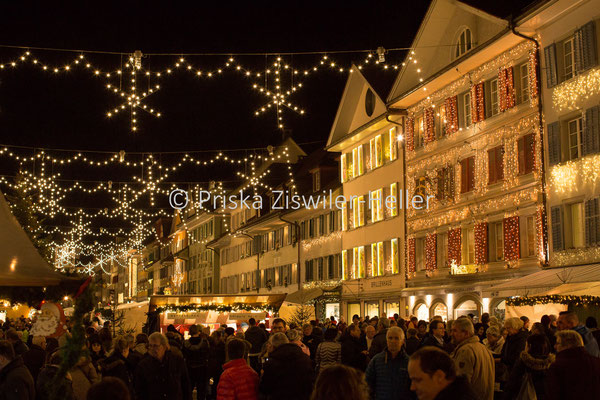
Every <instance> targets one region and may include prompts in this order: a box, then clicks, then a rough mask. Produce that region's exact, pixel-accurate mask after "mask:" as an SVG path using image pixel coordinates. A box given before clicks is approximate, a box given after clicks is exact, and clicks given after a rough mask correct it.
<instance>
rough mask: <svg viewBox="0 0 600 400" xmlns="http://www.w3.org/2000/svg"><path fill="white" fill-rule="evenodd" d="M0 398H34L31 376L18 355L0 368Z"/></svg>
mask: <svg viewBox="0 0 600 400" xmlns="http://www.w3.org/2000/svg"><path fill="white" fill-rule="evenodd" d="M0 399H2V400H35V384H34V382H33V377H32V376H31V372H29V370H28V369H27V367H26V366H25V364H24V363H23V359H22V358H21V357H19V356H17V357H16V358H15V359H14V360H12V361H11V362H9V363H8V364H7V365H6V366H5V367H4V368H2V369H1V370H0Z"/></svg>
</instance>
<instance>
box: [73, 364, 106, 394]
mask: <svg viewBox="0 0 600 400" xmlns="http://www.w3.org/2000/svg"><path fill="white" fill-rule="evenodd" d="M69 373H70V374H71V378H72V379H73V394H74V395H75V398H76V399H77V400H85V398H86V397H87V392H88V390H89V389H90V387H91V386H92V385H93V384H94V383H97V382H100V378H99V377H98V373H97V372H96V368H95V367H94V365H93V364H92V363H91V361H89V360H82V361H80V362H79V363H78V364H77V365H76V366H75V367H74V368H73V369H71V370H70V371H69Z"/></svg>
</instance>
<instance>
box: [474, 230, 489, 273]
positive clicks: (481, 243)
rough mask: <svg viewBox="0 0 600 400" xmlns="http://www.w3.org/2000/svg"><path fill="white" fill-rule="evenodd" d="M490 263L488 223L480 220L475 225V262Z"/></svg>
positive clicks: (478, 263)
mask: <svg viewBox="0 0 600 400" xmlns="http://www.w3.org/2000/svg"><path fill="white" fill-rule="evenodd" d="M487 263H488V223H487V222H480V223H478V224H476V225H475V264H477V265H483V264H487Z"/></svg>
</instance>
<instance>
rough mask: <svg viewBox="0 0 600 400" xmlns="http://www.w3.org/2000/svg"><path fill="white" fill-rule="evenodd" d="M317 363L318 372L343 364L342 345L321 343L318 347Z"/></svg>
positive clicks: (331, 342)
mask: <svg viewBox="0 0 600 400" xmlns="http://www.w3.org/2000/svg"><path fill="white" fill-rule="evenodd" d="M315 362H316V364H317V370H318V371H322V370H323V369H324V368H327V367H329V366H330V365H335V364H340V363H341V362H342V345H341V344H339V343H338V342H334V341H329V340H328V341H325V342H321V344H319V347H317V355H316V357H315Z"/></svg>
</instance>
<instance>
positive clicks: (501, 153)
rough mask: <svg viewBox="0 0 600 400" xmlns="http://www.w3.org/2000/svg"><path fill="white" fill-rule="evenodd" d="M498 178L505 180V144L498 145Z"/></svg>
mask: <svg viewBox="0 0 600 400" xmlns="http://www.w3.org/2000/svg"><path fill="white" fill-rule="evenodd" d="M496 179H497V180H499V181H501V180H504V146H498V147H496Z"/></svg>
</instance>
